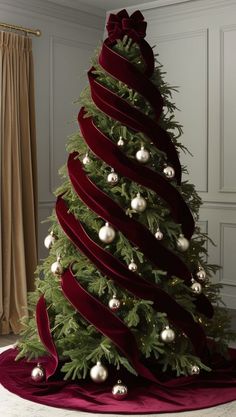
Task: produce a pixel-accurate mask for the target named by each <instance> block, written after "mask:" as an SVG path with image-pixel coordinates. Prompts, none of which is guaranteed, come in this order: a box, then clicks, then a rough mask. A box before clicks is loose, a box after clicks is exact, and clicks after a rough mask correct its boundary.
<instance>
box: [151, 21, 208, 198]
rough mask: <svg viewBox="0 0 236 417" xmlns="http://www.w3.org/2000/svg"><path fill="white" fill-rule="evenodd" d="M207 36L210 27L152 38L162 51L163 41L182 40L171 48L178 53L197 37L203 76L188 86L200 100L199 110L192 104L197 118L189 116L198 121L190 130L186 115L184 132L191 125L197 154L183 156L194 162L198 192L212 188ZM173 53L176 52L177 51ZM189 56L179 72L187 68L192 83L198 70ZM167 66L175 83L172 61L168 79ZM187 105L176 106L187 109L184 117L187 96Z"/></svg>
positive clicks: (196, 52)
mask: <svg viewBox="0 0 236 417" xmlns="http://www.w3.org/2000/svg"><path fill="white" fill-rule="evenodd" d="M208 38H209V30H208V28H199V29H197V30H188V31H181V32H173V33H167V34H160V35H156V36H155V37H154V34H152V38H151V41H152V43H155V41H156V40H157V42H158V46H159V49H160V50H161V51H162V49H161V48H160V46H161V45H162V44H163V43H169V45H171V42H175V41H178V42H181V41H183V44H182V45H181V44H179V47H178V49H177V48H176V46H173V48H172V49H173V50H175V53H176V54H177V53H178V52H180V53H181V50H182V51H184V49H185V48H186V47H188V43H186V42H185V41H187V42H188V40H190V41H191V40H192V39H194V41H193V42H194V48H195V55H196V54H198V56H199V59H198V61H196V65H199V69H200V70H199V73H200V74H201V75H199V74H198V73H197V76H198V77H199V78H197V82H198V83H199V86H198V85H197V84H196V83H192V86H190V85H189V87H192V90H193V92H192V94H193V96H194V97H193V99H195V100H197V101H196V103H197V104H196V106H197V110H199V111H197V112H196V109H195V108H193V106H192V110H193V111H192V114H193V113H194V110H195V112H196V117H194V118H193V117H192V116H191V115H190V113H189V114H188V115H189V116H191V117H192V119H193V123H195V124H194V125H193V126H192V130H191V131H190V125H189V123H188V119H187V118H186V123H184V133H185V132H186V131H187V128H188V129H189V131H188V134H187V133H186V135H187V136H188V137H189V138H190V139H191V140H192V142H191V143H190V144H187V147H188V148H189V147H190V151H191V152H193V153H194V159H193V158H189V157H188V156H185V155H183V154H182V155H181V157H182V158H181V159H182V160H183V161H184V162H183V163H184V165H186V164H187V166H191V165H192V167H193V178H190V180H191V181H192V182H194V183H195V184H196V185H197V191H198V192H201V193H207V192H208V189H209V179H208V176H209V174H208V164H209V155H208V150H209V128H208V124H209V115H208V113H209V111H208V107H209V86H208V84H209V41H208ZM198 39H199V41H198ZM163 50H164V51H165V50H166V48H163ZM177 51H178V52H177ZM182 53H183V52H182ZM160 55H161V52H160ZM165 55H166V52H163V56H164V58H165ZM174 56H176V55H175V54H174ZM161 58H162V57H161V56H160V60H161ZM188 58H189V56H185V55H184V54H183V59H184V60H186V66H187V68H188V69H186V68H185V65H184V63H182V61H181V60H180V58H179V61H180V64H179V71H180V70H181V71H180V72H181V74H184V71H185V72H186V78H187V77H188V82H189V76H188V72H189V71H193V74H194V71H197V70H196V68H195V61H194V64H192V62H191V61H189V59H188ZM164 64H165V63H164ZM173 67H175V65H174V64H173ZM168 69H169V70H172V71H171V72H172V73H173V74H172V80H171V82H172V83H173V77H174V76H175V74H174V70H173V69H172V68H171V64H170V63H169V68H167V76H166V79H167V82H168ZM181 77H182V75H181ZM200 77H201V78H200ZM174 85H178V81H175V83H174ZM177 88H178V87H177ZM183 90H184V86H182V90H181V86H180V92H179V93H178V96H177V100H178V99H179V98H180V97H181V91H182V97H183ZM200 94H201V95H200ZM185 95H186V96H187V95H189V92H186V90H185ZM193 99H192V100H193ZM192 100H191V101H192ZM174 101H175V100H174ZM191 104H192V103H191ZM184 105H185V106H186V107H185V109H182V107H181V105H178V102H177V107H179V108H180V109H181V111H183V112H184V111H185V116H186V114H187V112H188V108H189V107H191V106H187V97H186V100H185V102H184ZM199 115H200V116H199ZM178 116H179V113H177V114H176V119H177V120H178ZM199 118H200V119H199ZM195 120H197V122H195ZM198 122H199V123H198ZM198 125H199V126H200V129H201V131H200V133H199V136H200V143H198V142H199V141H198V142H197V140H198V139H199V137H198V132H199V128H198ZM196 143H198V145H196ZM191 146H192V147H193V149H194V150H193V151H192V148H191ZM198 166H201V171H200V175H199V169H198Z"/></svg>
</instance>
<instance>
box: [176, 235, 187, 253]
mask: <svg viewBox="0 0 236 417" xmlns="http://www.w3.org/2000/svg"><path fill="white" fill-rule="evenodd" d="M177 248H178V249H179V251H180V252H186V250H188V248H189V241H188V239H186V237H184V235H182V234H180V235H179V237H178V240H177Z"/></svg>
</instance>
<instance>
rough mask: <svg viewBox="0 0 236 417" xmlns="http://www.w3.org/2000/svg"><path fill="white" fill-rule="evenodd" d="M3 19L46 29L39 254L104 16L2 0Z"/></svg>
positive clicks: (41, 64) (40, 91)
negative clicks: (45, 220) (54, 192)
mask: <svg viewBox="0 0 236 417" xmlns="http://www.w3.org/2000/svg"><path fill="white" fill-rule="evenodd" d="M0 15H1V21H3V22H7V23H12V24H18V25H21V26H25V27H32V28H39V29H41V30H42V36H41V37H40V38H33V52H34V63H35V100H36V125H37V150H38V184H39V257H40V258H43V257H45V256H46V255H47V251H46V249H45V248H44V246H43V240H44V237H45V236H46V234H47V229H48V224H47V223H43V224H41V221H42V220H44V219H45V218H46V217H48V216H49V215H50V214H51V211H52V209H53V206H54V196H53V191H54V190H55V188H56V186H57V185H58V184H59V177H58V174H57V171H58V168H59V167H60V166H61V165H62V164H64V163H65V162H66V152H65V143H66V141H67V136H68V135H70V134H71V133H72V132H74V131H75V130H77V123H76V115H77V113H78V109H79V104H78V103H77V104H73V101H74V100H76V99H78V97H79V95H80V92H81V90H82V88H83V87H84V86H85V85H86V83H87V79H86V71H87V69H88V68H89V66H90V62H89V61H90V57H91V55H92V54H93V51H94V49H95V48H96V46H97V44H98V42H99V41H100V40H101V39H102V35H103V28H104V21H105V18H104V17H102V16H101V17H99V16H98V15H95V14H94V15H92V14H88V13H85V12H80V11H78V10H72V9H70V8H67V7H62V6H58V5H56V4H53V3H51V4H50V3H48V2H45V1H40V0H39V1H36V0H32V1H31V0H7V1H0Z"/></svg>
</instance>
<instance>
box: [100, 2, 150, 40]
mask: <svg viewBox="0 0 236 417" xmlns="http://www.w3.org/2000/svg"><path fill="white" fill-rule="evenodd" d="M106 28H107V32H108V37H109V40H110V41H111V42H113V41H116V40H117V39H122V38H123V37H124V35H127V36H128V37H129V38H131V39H133V40H134V41H135V42H139V40H140V39H142V38H145V36H146V28H147V23H146V22H145V21H144V17H143V15H142V13H141V12H140V11H139V10H136V11H135V12H134V13H133V14H132V15H131V16H129V15H128V13H127V11H126V10H125V9H123V10H120V11H119V12H118V13H117V14H113V13H111V14H110V16H109V19H108V21H107V25H106Z"/></svg>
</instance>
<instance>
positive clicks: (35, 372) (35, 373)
mask: <svg viewBox="0 0 236 417" xmlns="http://www.w3.org/2000/svg"><path fill="white" fill-rule="evenodd" d="M31 378H32V379H33V381H34V382H42V381H43V380H44V378H45V371H44V368H43V367H42V365H40V363H38V364H37V366H35V368H33V369H32V371H31Z"/></svg>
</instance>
